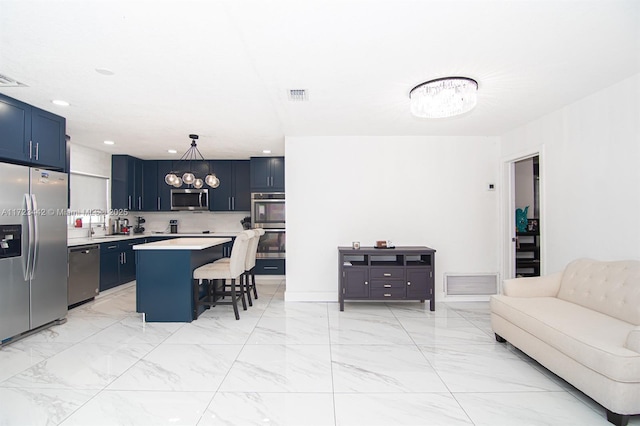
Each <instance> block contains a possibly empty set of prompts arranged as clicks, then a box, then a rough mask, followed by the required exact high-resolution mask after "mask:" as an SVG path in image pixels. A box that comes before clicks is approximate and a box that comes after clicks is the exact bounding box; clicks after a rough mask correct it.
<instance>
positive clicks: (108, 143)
mask: <svg viewBox="0 0 640 426" xmlns="http://www.w3.org/2000/svg"><path fill="white" fill-rule="evenodd" d="M104 144H105V145H115V142H114V141H104Z"/></svg>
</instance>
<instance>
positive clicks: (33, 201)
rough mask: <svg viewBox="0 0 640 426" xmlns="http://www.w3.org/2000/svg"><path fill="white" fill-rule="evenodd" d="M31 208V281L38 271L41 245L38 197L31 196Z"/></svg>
mask: <svg viewBox="0 0 640 426" xmlns="http://www.w3.org/2000/svg"><path fill="white" fill-rule="evenodd" d="M31 206H32V207H33V210H32V211H31V215H32V217H33V262H32V264H31V279H33V275H34V274H35V271H36V260H37V258H38V245H40V239H39V235H38V215H37V212H38V201H37V200H36V195H35V194H31Z"/></svg>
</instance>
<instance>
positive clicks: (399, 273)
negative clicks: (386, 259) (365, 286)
mask: <svg viewBox="0 0 640 426" xmlns="http://www.w3.org/2000/svg"><path fill="white" fill-rule="evenodd" d="M369 274H370V277H371V279H372V280H375V279H376V278H382V279H389V278H391V279H401V280H402V279H404V268H394V267H389V268H371V269H370V271H369Z"/></svg>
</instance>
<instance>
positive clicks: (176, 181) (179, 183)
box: [173, 177, 182, 188]
mask: <svg viewBox="0 0 640 426" xmlns="http://www.w3.org/2000/svg"><path fill="white" fill-rule="evenodd" d="M173 186H175V187H176V188H180V187H181V186H182V178H181V177H176V180H175V182H173Z"/></svg>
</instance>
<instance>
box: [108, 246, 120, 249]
mask: <svg viewBox="0 0 640 426" xmlns="http://www.w3.org/2000/svg"><path fill="white" fill-rule="evenodd" d="M116 247H118V246H109V247H107V248H108V249H113V248H116Z"/></svg>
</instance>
